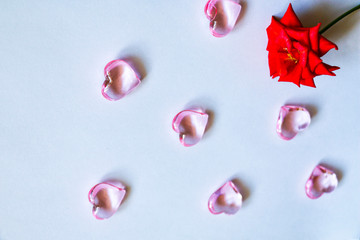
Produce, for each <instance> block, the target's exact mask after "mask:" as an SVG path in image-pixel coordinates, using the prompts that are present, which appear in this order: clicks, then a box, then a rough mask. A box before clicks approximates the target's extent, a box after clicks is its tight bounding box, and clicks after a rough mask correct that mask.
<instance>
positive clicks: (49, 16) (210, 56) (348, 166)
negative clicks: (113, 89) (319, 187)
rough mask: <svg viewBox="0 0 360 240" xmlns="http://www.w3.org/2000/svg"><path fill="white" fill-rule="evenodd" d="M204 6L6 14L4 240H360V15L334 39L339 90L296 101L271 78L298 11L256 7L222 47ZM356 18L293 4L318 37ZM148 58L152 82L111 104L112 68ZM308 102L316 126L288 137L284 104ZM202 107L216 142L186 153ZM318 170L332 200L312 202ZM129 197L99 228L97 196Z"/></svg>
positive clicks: (96, 5) (66, 6)
mask: <svg viewBox="0 0 360 240" xmlns="http://www.w3.org/2000/svg"><path fill="white" fill-rule="evenodd" d="M205 3H206V1H205V0H201V1H194V0H182V1H145V0H143V1H140V0H138V1H125V0H118V1H113V0H105V1H91V0H90V1H80V0H79V1H69V0H64V1H45V0H39V1H20V0H11V1H10V0H2V1H1V2H0V11H1V14H0V36H1V37H0V54H1V55H0V56H1V58H0V59H1V60H0V61H1V63H0V77H1V87H0V102H1V105H0V114H1V121H0V130H1V135H0V136H1V137H0V161H1V168H0V169H1V173H0V191H1V198H0V206H1V207H0V211H1V213H0V239H1V240H17V239H46V240H48V239H53V240H56V239H128V240H129V239H174V240H177V239H187V240H190V239H194V240H199V239H284V240H287V239H320V240H322V239H335V240H336V239H357V238H359V236H360V193H359V192H360V191H359V183H360V174H359V171H360V128H359V118H360V113H359V109H360V101H359V98H360V81H359V74H360V71H359V68H360V67H359V66H360V44H359V43H360V21H359V19H360V18H359V17H360V11H359V12H357V13H355V14H353V15H351V16H349V17H348V18H347V19H346V20H343V21H342V22H341V23H338V24H337V25H335V26H334V27H333V28H332V29H331V30H329V31H327V32H326V34H325V35H324V36H326V37H327V38H328V39H329V40H331V41H333V42H335V43H336V44H337V45H338V47H339V50H338V51H335V50H331V51H330V52H329V53H328V54H327V55H325V56H324V57H323V60H324V62H326V63H328V64H330V65H336V66H340V67H341V69H340V70H338V71H336V72H335V73H336V74H337V76H336V77H329V76H320V77H317V78H315V81H316V84H317V88H316V89H313V88H309V87H301V88H298V87H297V86H296V85H294V84H292V83H278V82H277V81H276V80H275V79H271V78H270V77H269V70H268V62H267V52H266V50H265V48H266V44H267V36H266V31H265V29H266V27H267V26H268V25H269V24H270V20H271V16H272V15H275V16H278V17H281V16H282V15H283V14H284V12H285V10H286V9H287V7H288V4H289V2H288V1H285V0H276V1H275V0H274V1H265V0H261V1H250V0H246V1H245V0H244V1H243V2H242V5H243V10H242V12H241V19H240V21H239V23H238V25H237V26H236V27H235V29H234V31H233V32H231V33H230V34H229V35H228V36H226V37H225V38H220V39H219V38H215V37H213V36H212V35H211V34H210V31H209V29H208V25H209V22H208V21H207V19H206V17H205V15H204V12H203V8H204V6H205ZM356 4H358V2H357V1H350V0H342V1H339V0H329V1H325V0H323V1H321V0H317V1H314V0H303V1H300V0H299V1H294V2H293V7H294V9H295V11H296V12H297V14H298V16H299V18H300V19H301V21H302V22H303V24H304V25H305V26H306V27H310V26H314V25H316V24H317V23H318V22H319V21H320V22H323V24H324V25H326V23H329V22H330V21H331V20H332V19H334V18H335V17H337V16H338V15H340V14H341V13H343V12H345V11H346V10H348V9H350V8H351V7H353V6H355V5H356ZM126 56H132V57H137V58H139V59H141V61H142V62H143V65H144V67H145V69H146V76H145V78H144V80H143V82H142V84H141V85H140V86H139V87H138V88H137V89H136V90H135V91H133V92H132V93H131V95H129V96H127V97H126V98H124V99H122V100H120V101H118V102H109V101H107V100H106V99H105V98H103V97H102V95H101V92H100V90H101V85H102V82H103V80H104V77H103V68H104V66H105V65H106V63H107V62H109V61H111V60H113V59H117V58H122V57H126ZM286 103H291V104H302V105H305V106H307V107H308V108H309V109H310V110H311V113H312V115H313V119H312V120H313V121H312V123H311V125H310V127H309V128H308V129H307V130H306V131H305V132H303V133H302V134H301V135H299V136H297V137H296V138H295V139H294V140H292V141H283V140H281V139H280V138H279V137H278V136H277V135H276V132H275V125H276V120H277V116H278V112H279V108H280V106H281V105H283V104H286ZM188 104H198V105H202V106H203V107H205V108H207V109H209V110H211V111H213V112H214V119H213V120H214V121H213V125H212V127H211V128H210V130H209V131H208V132H207V133H206V135H205V137H204V139H203V140H202V141H201V142H200V143H199V144H198V145H196V146H194V147H191V148H185V147H183V146H182V145H181V144H180V143H179V141H178V136H177V134H176V133H175V132H173V130H172V128H171V121H172V118H173V117H174V116H175V114H176V113H178V112H179V111H181V110H183V109H184V107H185V106H187V105H188ZM318 163H325V164H327V165H329V166H331V167H333V168H334V169H336V170H337V173H338V174H339V178H340V183H339V186H338V188H337V189H336V190H335V191H334V192H333V193H331V194H327V195H324V196H323V197H321V198H320V199H317V200H310V199H308V198H307V197H306V195H305V192H304V185H305V182H306V180H307V178H308V176H309V175H310V173H311V171H312V169H313V168H314V167H315V166H316V165H317V164H318ZM108 178H116V179H119V180H121V181H123V182H124V183H126V184H127V185H128V187H129V195H128V198H127V199H126V201H125V202H124V203H123V205H122V206H121V207H120V209H119V211H118V212H117V213H116V214H115V215H114V216H113V217H112V218H110V219H108V220H105V221H98V220H96V219H95V218H94V217H93V216H92V214H91V205H90V203H89V202H88V200H87V194H88V191H89V190H90V188H91V187H92V186H93V185H95V184H97V183H99V182H100V181H102V180H104V179H108ZM233 178H237V179H239V180H240V181H241V182H242V184H243V185H244V189H243V190H242V191H244V190H245V191H246V192H247V195H248V197H247V199H246V200H245V201H244V204H243V208H242V209H241V210H240V211H239V212H238V213H237V214H236V215H234V216H227V215H217V216H215V215H211V214H210V213H209V211H208V209H207V200H208V197H209V196H210V195H211V193H212V192H213V191H215V190H216V189H217V188H218V187H220V186H221V185H222V184H223V183H224V182H225V181H227V180H229V179H233Z"/></svg>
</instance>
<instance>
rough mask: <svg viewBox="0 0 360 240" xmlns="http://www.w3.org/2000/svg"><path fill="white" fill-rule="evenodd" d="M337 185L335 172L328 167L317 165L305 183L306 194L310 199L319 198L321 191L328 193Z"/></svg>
mask: <svg viewBox="0 0 360 240" xmlns="http://www.w3.org/2000/svg"><path fill="white" fill-rule="evenodd" d="M337 185H338V179H337V176H336V174H335V173H334V172H333V171H331V170H330V169H328V168H326V167H323V166H321V165H318V166H316V167H315V169H314V170H313V172H312V173H311V175H310V177H309V179H308V180H307V181H306V184H305V192H306V195H307V196H308V197H309V198H311V199H316V198H319V197H321V196H322V195H323V193H330V192H332V191H334V189H335V188H336V187H337Z"/></svg>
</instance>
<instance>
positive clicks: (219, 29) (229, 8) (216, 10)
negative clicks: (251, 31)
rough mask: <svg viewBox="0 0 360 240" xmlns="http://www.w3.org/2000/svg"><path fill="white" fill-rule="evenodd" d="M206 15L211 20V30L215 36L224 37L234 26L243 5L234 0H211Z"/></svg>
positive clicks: (206, 8) (206, 7) (206, 6)
mask: <svg viewBox="0 0 360 240" xmlns="http://www.w3.org/2000/svg"><path fill="white" fill-rule="evenodd" d="M204 10H205V15H206V17H207V18H208V19H209V20H210V31H211V34H212V35H213V36H215V37H224V36H226V35H227V34H228V33H229V32H231V30H232V29H233V28H234V26H235V24H236V21H237V19H238V17H239V14H240V11H241V5H240V4H238V3H237V2H235V1H232V0H209V1H208V2H207V3H206V5H205V9H204Z"/></svg>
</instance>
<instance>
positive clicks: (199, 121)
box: [172, 109, 209, 147]
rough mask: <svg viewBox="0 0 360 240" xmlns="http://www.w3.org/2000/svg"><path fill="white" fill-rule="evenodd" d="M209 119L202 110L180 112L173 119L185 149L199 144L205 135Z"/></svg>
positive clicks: (175, 129) (173, 124)
mask: <svg viewBox="0 0 360 240" xmlns="http://www.w3.org/2000/svg"><path fill="white" fill-rule="evenodd" d="M208 118H209V116H208V114H207V113H205V111H203V110H202V109H195V110H184V111H181V112H179V113H178V114H177V115H176V116H175V117H174V119H173V122H172V127H173V129H174V131H175V132H177V133H179V139H180V142H181V144H183V145H184V146H185V147H190V146H193V145H195V144H197V143H198V142H199V141H200V140H201V139H202V137H203V135H204V132H205V129H206V125H207V122H208Z"/></svg>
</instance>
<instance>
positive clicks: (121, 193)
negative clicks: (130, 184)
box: [88, 182, 126, 220]
mask: <svg viewBox="0 0 360 240" xmlns="http://www.w3.org/2000/svg"><path fill="white" fill-rule="evenodd" d="M125 194H126V190H125V186H123V185H122V184H121V183H114V182H111V183H110V182H103V183H99V184H97V185H95V186H94V187H93V188H92V189H91V190H90V192H89V195H88V197H89V202H90V203H91V204H92V205H93V209H92V213H93V215H94V217H95V218H96V219H100V220H102V219H106V218H109V217H111V216H112V215H113V214H114V213H115V212H116V211H117V210H118V208H119V207H120V204H121V202H122V200H123V199H124V197H125Z"/></svg>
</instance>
